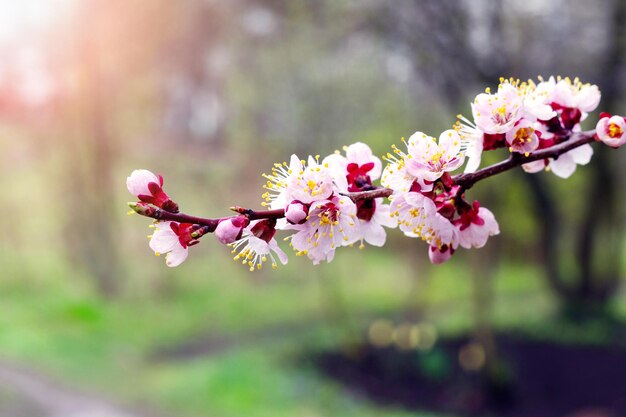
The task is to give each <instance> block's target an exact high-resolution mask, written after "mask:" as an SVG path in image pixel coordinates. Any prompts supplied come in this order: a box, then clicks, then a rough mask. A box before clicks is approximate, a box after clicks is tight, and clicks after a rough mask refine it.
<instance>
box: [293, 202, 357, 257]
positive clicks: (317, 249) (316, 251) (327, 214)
mask: <svg viewBox="0 0 626 417" xmlns="http://www.w3.org/2000/svg"><path fill="white" fill-rule="evenodd" d="M357 227H358V225H357V223H356V205H355V204H354V202H353V201H352V200H350V199H349V198H347V197H343V196H334V197H332V198H331V199H328V200H322V201H316V202H314V203H313V204H311V207H310V208H309V216H308V219H307V221H306V222H305V223H303V224H300V225H287V226H286V228H287V229H291V230H296V233H295V234H293V235H291V236H290V237H289V239H291V246H292V247H293V248H294V250H296V253H297V254H298V255H306V256H308V258H309V259H311V260H312V261H313V263H314V264H315V265H317V264H319V263H320V262H321V261H324V260H325V261H327V262H330V261H332V259H333V257H334V256H335V249H337V248H338V247H340V246H345V245H348V244H351V243H354V242H355V240H356V239H357V236H358V235H357Z"/></svg>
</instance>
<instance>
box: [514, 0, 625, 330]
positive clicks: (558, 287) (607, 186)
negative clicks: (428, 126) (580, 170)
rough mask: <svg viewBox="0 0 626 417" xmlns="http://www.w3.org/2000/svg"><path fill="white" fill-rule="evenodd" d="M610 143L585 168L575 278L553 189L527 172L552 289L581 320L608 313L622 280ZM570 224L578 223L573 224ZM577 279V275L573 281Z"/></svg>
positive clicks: (613, 70)
mask: <svg viewBox="0 0 626 417" xmlns="http://www.w3.org/2000/svg"><path fill="white" fill-rule="evenodd" d="M613 6H614V10H613V12H612V13H609V16H611V18H612V20H611V21H610V22H608V23H609V25H610V27H611V31H610V34H609V36H608V38H609V40H610V42H609V43H608V45H607V46H606V54H605V56H606V63H605V65H603V66H602V67H601V70H602V73H601V74H600V77H599V79H600V82H599V84H600V89H601V90H602V104H601V109H602V110H603V111H609V112H612V111H614V110H615V108H616V104H617V101H618V98H619V97H618V94H619V92H620V91H621V88H620V87H621V77H620V70H621V66H622V60H621V56H622V55H623V52H624V50H625V49H626V48H625V37H626V27H625V26H624V24H623V22H624V20H625V19H626V4H625V2H623V1H615V2H613ZM610 152H611V149H609V148H608V147H606V146H597V147H594V157H593V158H592V161H591V163H590V164H589V167H587V168H586V169H587V170H588V171H591V172H590V173H589V175H590V177H591V180H590V181H589V182H588V185H587V190H586V191H585V192H584V193H582V194H583V195H586V196H587V198H586V199H585V200H584V201H585V203H586V206H585V207H584V208H583V210H582V211H583V213H584V216H583V218H582V221H581V223H580V226H579V227H578V233H577V234H576V239H577V241H576V243H574V245H575V247H576V249H575V255H576V256H574V257H573V258H572V261H573V262H574V263H575V264H576V267H577V268H576V271H577V272H576V274H577V275H576V276H574V277H571V276H568V274H567V273H566V272H564V271H562V269H561V265H563V263H564V262H565V260H566V259H569V257H568V256H567V253H565V251H562V250H559V240H560V239H559V236H560V235H561V231H562V229H561V223H560V222H559V216H558V214H557V211H558V210H557V203H556V198H555V196H554V193H553V192H552V191H551V190H550V189H549V187H548V186H547V184H546V183H545V180H544V179H543V178H541V177H537V176H534V175H527V176H525V177H526V181H527V183H528V185H529V186H530V188H531V190H532V191H533V193H532V194H533V196H534V197H535V199H534V203H535V208H536V212H537V216H538V217H539V218H540V219H541V231H542V233H541V245H540V247H541V252H542V256H543V263H544V265H545V268H546V274H547V278H548V283H549V284H550V288H551V289H552V290H553V291H554V293H555V294H556V295H557V296H558V297H559V299H560V300H561V301H562V303H563V307H564V313H565V315H566V317H568V318H571V319H574V320H578V319H580V318H583V317H590V316H597V315H600V316H604V315H605V314H606V313H607V308H608V307H609V304H610V301H611V299H612V298H613V297H614V296H615V294H616V292H617V289H618V286H619V283H620V267H621V257H620V254H621V249H622V243H623V242H622V234H621V230H623V222H622V221H621V219H620V216H619V207H618V206H619V201H618V199H617V193H618V192H619V190H618V186H619V182H618V181H617V179H616V177H615V175H614V173H615V172H616V167H615V166H614V165H615V164H614V163H613V162H614V161H613V159H614V158H612V157H611V155H610ZM571 227H575V225H572V226H571ZM572 278H573V279H572Z"/></svg>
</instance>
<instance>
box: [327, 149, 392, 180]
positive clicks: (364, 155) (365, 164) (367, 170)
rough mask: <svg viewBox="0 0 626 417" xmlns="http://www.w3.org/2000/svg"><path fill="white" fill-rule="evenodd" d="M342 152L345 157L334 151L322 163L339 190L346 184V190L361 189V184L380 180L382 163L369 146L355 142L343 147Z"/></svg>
mask: <svg viewBox="0 0 626 417" xmlns="http://www.w3.org/2000/svg"><path fill="white" fill-rule="evenodd" d="M344 150H345V151H346V156H345V157H344V156H343V155H341V154H340V153H339V151H335V153H334V154H332V155H329V156H327V157H326V158H324V160H323V161H322V163H324V164H328V166H329V167H330V169H331V172H332V173H333V178H334V179H335V183H336V184H337V186H338V187H339V188H342V185H344V184H347V187H348V188H351V187H362V186H363V184H369V185H371V184H372V181H375V180H377V179H378V178H380V174H381V172H382V162H381V161H380V159H379V158H378V157H377V156H375V155H374V154H373V153H372V150H371V149H370V147H369V146H367V145H366V144H364V143H361V142H356V143H353V144H352V145H350V146H345V147H344ZM350 191H352V190H350Z"/></svg>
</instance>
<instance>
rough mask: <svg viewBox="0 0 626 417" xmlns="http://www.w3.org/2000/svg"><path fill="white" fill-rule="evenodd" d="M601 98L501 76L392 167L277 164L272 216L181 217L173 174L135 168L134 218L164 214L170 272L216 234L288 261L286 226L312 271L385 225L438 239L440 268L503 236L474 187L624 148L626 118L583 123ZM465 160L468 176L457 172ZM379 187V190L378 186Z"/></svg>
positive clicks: (397, 153) (345, 161)
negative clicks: (493, 155)
mask: <svg viewBox="0 0 626 417" xmlns="http://www.w3.org/2000/svg"><path fill="white" fill-rule="evenodd" d="M599 103H600V91H599V89H598V87H597V86H595V85H591V84H583V83H581V82H580V81H579V80H578V79H575V80H573V81H572V80H570V79H569V78H560V77H557V78H555V77H550V78H549V79H548V80H544V79H541V78H540V79H539V81H538V82H537V83H536V82H534V81H532V80H529V81H528V82H520V81H519V80H514V79H508V80H506V79H500V84H499V86H498V89H497V90H496V91H495V92H491V90H490V89H489V88H487V89H486V91H485V92H484V93H481V94H479V95H478V96H476V98H475V99H474V101H473V102H472V104H471V110H472V118H471V119H470V118H467V117H464V116H462V115H459V116H458V119H459V121H457V123H456V124H455V125H454V126H453V128H452V129H450V130H446V131H444V132H443V133H441V135H439V138H438V139H435V138H434V137H431V136H429V135H427V134H425V133H422V132H416V133H414V134H413V135H411V137H409V139H408V140H404V139H403V140H402V141H403V144H404V146H403V148H402V149H400V148H398V147H396V146H395V145H393V146H392V152H390V153H388V154H387V155H386V156H384V158H383V159H384V160H385V161H386V166H384V167H383V164H382V162H381V159H379V158H378V157H376V156H375V155H374V154H373V153H372V151H371V149H370V148H369V147H368V146H367V145H366V144H364V143H360V142H357V143H354V144H352V145H350V146H347V147H344V151H345V154H342V153H340V152H339V151H335V153H334V154H332V155H329V156H327V157H325V158H323V159H321V160H320V157H319V156H316V157H309V158H308V159H307V160H301V159H300V158H298V157H297V156H295V155H292V156H291V159H290V161H289V163H287V162H283V163H282V164H274V167H272V169H271V172H270V173H269V174H263V177H265V179H266V184H265V185H264V188H265V193H264V194H263V196H262V197H263V199H264V200H265V201H264V202H263V203H262V205H263V206H264V209H263V210H253V209H249V208H243V207H239V206H234V207H231V210H232V211H234V212H235V213H236V214H234V215H232V216H226V217H220V218H203V217H196V216H191V215H189V214H185V213H181V212H180V211H179V206H178V204H177V203H175V202H174V201H173V200H172V199H171V198H170V196H169V195H168V194H166V193H165V191H164V190H163V178H162V177H161V176H160V175H159V176H157V175H155V174H153V173H152V172H150V171H147V170H135V171H133V172H132V173H131V175H130V176H129V177H128V178H127V181H126V184H127V187H128V190H129V191H130V193H131V194H133V195H134V196H135V197H136V198H137V199H138V200H139V201H136V202H132V203H129V206H130V207H131V208H132V209H133V211H134V212H136V213H138V214H141V215H143V216H146V217H150V218H152V219H154V224H153V225H151V226H152V227H154V229H155V231H154V233H153V234H152V235H151V236H150V248H151V249H152V250H153V251H154V252H155V253H156V254H157V255H160V254H165V261H166V264H167V265H168V266H172V267H173V266H177V265H180V264H181V263H182V262H183V261H184V260H185V259H186V258H187V255H188V252H189V248H190V247H191V246H194V245H196V244H198V243H199V242H200V239H201V238H202V237H203V236H204V235H205V234H207V233H213V234H214V235H215V236H216V238H217V240H218V241H219V242H220V243H223V244H225V245H229V246H230V247H231V248H232V252H233V254H234V255H235V256H234V259H235V260H238V261H241V262H242V263H243V264H244V265H246V266H247V267H248V268H249V269H250V270H251V271H254V270H255V269H260V268H261V267H262V266H263V265H264V264H265V263H268V262H269V263H270V264H271V266H272V267H273V268H276V267H277V266H278V264H279V263H282V264H286V263H287V255H286V254H285V252H284V251H283V250H282V249H281V248H280V247H279V245H278V243H277V241H276V239H275V236H276V233H277V231H280V232H282V233H285V234H286V236H285V238H284V240H285V241H288V242H289V246H290V247H291V248H292V249H293V250H294V251H295V254H296V255H297V256H306V257H307V258H309V259H310V260H311V261H312V262H313V263H314V264H319V263H320V262H322V261H326V262H330V261H332V260H333V258H334V256H335V251H336V250H337V249H338V248H340V247H345V246H353V245H354V244H358V245H359V247H361V248H363V247H364V245H365V244H366V243H367V244H369V245H372V246H383V245H384V244H385V240H386V231H385V228H395V227H398V228H399V229H400V231H401V232H402V233H404V235H405V236H407V237H413V238H420V239H422V240H423V241H425V242H426V243H427V244H428V247H429V249H428V254H429V257H430V260H431V262H433V263H436V264H438V263H442V262H445V261H447V260H448V259H450V257H451V256H452V255H453V254H454V253H455V251H456V250H457V249H458V248H459V246H460V247H463V248H466V249H470V248H480V247H482V246H484V245H485V244H486V243H487V240H488V239H489V237H490V236H493V235H497V234H498V233H499V232H500V230H499V226H498V223H497V221H496V219H495V216H494V214H493V213H492V212H491V211H490V210H488V209H487V208H485V207H482V206H481V205H480V203H479V202H478V201H470V200H468V199H467V198H466V191H467V190H468V189H470V188H471V187H472V186H473V185H474V184H475V183H477V182H479V181H482V180H484V179H486V178H489V177H492V176H494V175H497V174H500V173H502V172H505V171H507V170H510V169H513V168H515V167H518V166H521V167H522V168H523V169H524V170H525V171H526V172H528V173H535V172H539V171H542V170H546V171H551V172H552V173H554V174H555V175H557V176H558V177H561V178H567V177H569V176H570V175H572V174H573V173H574V171H575V170H576V167H577V165H585V164H587V163H588V162H589V161H590V159H591V157H592V155H593V149H592V147H591V146H590V143H591V142H594V141H599V142H602V143H604V144H606V145H608V146H610V147H613V148H618V147H620V146H622V145H623V144H624V143H626V119H625V118H624V117H622V116H613V115H610V114H608V113H600V118H599V121H598V122H597V125H596V129H595V130H593V131H586V132H583V131H581V127H580V123H581V122H582V121H583V120H585V119H586V118H587V116H588V114H589V113H590V112H592V111H594V110H595V109H596V108H597V107H598V104H599ZM499 148H505V149H507V150H508V151H509V152H510V156H509V158H507V159H505V160H503V161H501V162H499V163H497V164H494V165H491V166H488V167H485V168H482V169H479V167H480V162H481V155H482V153H483V152H485V151H491V150H495V149H499ZM464 164H465V169H464V172H463V173H461V174H457V175H454V176H453V175H452V173H453V172H455V171H457V170H459V169H460V168H461V167H462V166H463V165H464ZM378 181H379V184H377V182H378Z"/></svg>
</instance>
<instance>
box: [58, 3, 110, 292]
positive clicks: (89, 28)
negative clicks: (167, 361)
mask: <svg viewBox="0 0 626 417" xmlns="http://www.w3.org/2000/svg"><path fill="white" fill-rule="evenodd" d="M81 6H82V7H83V8H82V9H81V13H79V14H78V15H77V22H76V24H75V25H74V27H73V28H72V30H73V33H71V35H70V36H71V39H72V40H73V44H72V47H73V49H74V51H73V60H72V61H73V63H72V64H70V67H71V68H72V70H73V71H74V72H75V81H76V83H75V84H76V85H75V86H74V88H73V90H72V92H73V93H72V95H71V97H70V98H69V100H70V101H71V105H70V106H68V108H69V109H71V110H70V112H71V113H72V114H71V115H70V117H71V118H72V119H73V120H72V125H73V126H75V131H74V134H73V138H72V139H71V141H72V143H71V149H68V153H67V157H68V161H67V166H66V175H67V179H68V180H67V182H66V183H67V184H68V189H67V198H66V199H65V200H66V202H67V204H68V207H67V212H68V213H69V216H70V217H69V218H68V219H67V221H68V224H67V228H66V230H67V233H66V239H67V246H68V250H69V252H70V256H71V257H72V258H73V260H74V262H77V263H79V264H80V265H81V266H82V267H84V268H85V269H86V271H87V272H88V273H89V274H90V275H91V276H93V277H94V278H95V280H96V286H97V288H98V290H99V291H100V293H101V294H102V295H104V296H113V295H115V294H116V293H117V289H118V286H117V284H118V283H117V276H118V274H119V271H120V263H119V254H118V252H117V248H116V246H115V228H114V225H115V222H114V221H113V219H114V217H115V216H114V213H115V212H116V211H119V210H116V207H115V198H114V195H115V193H114V192H113V186H112V182H111V180H112V178H111V175H112V171H113V154H114V141H113V138H112V134H111V131H110V127H111V126H110V123H111V112H112V108H111V105H112V103H111V94H112V93H113V92H114V91H115V90H114V88H115V86H114V85H112V82H111V77H110V76H108V74H106V71H105V66H104V65H103V59H104V56H103V36H104V31H105V30H106V27H104V23H105V22H104V16H106V13H104V12H105V10H104V9H105V8H106V7H107V5H106V1H105V0H90V1H89V2H84V4H82V5H81Z"/></svg>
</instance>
